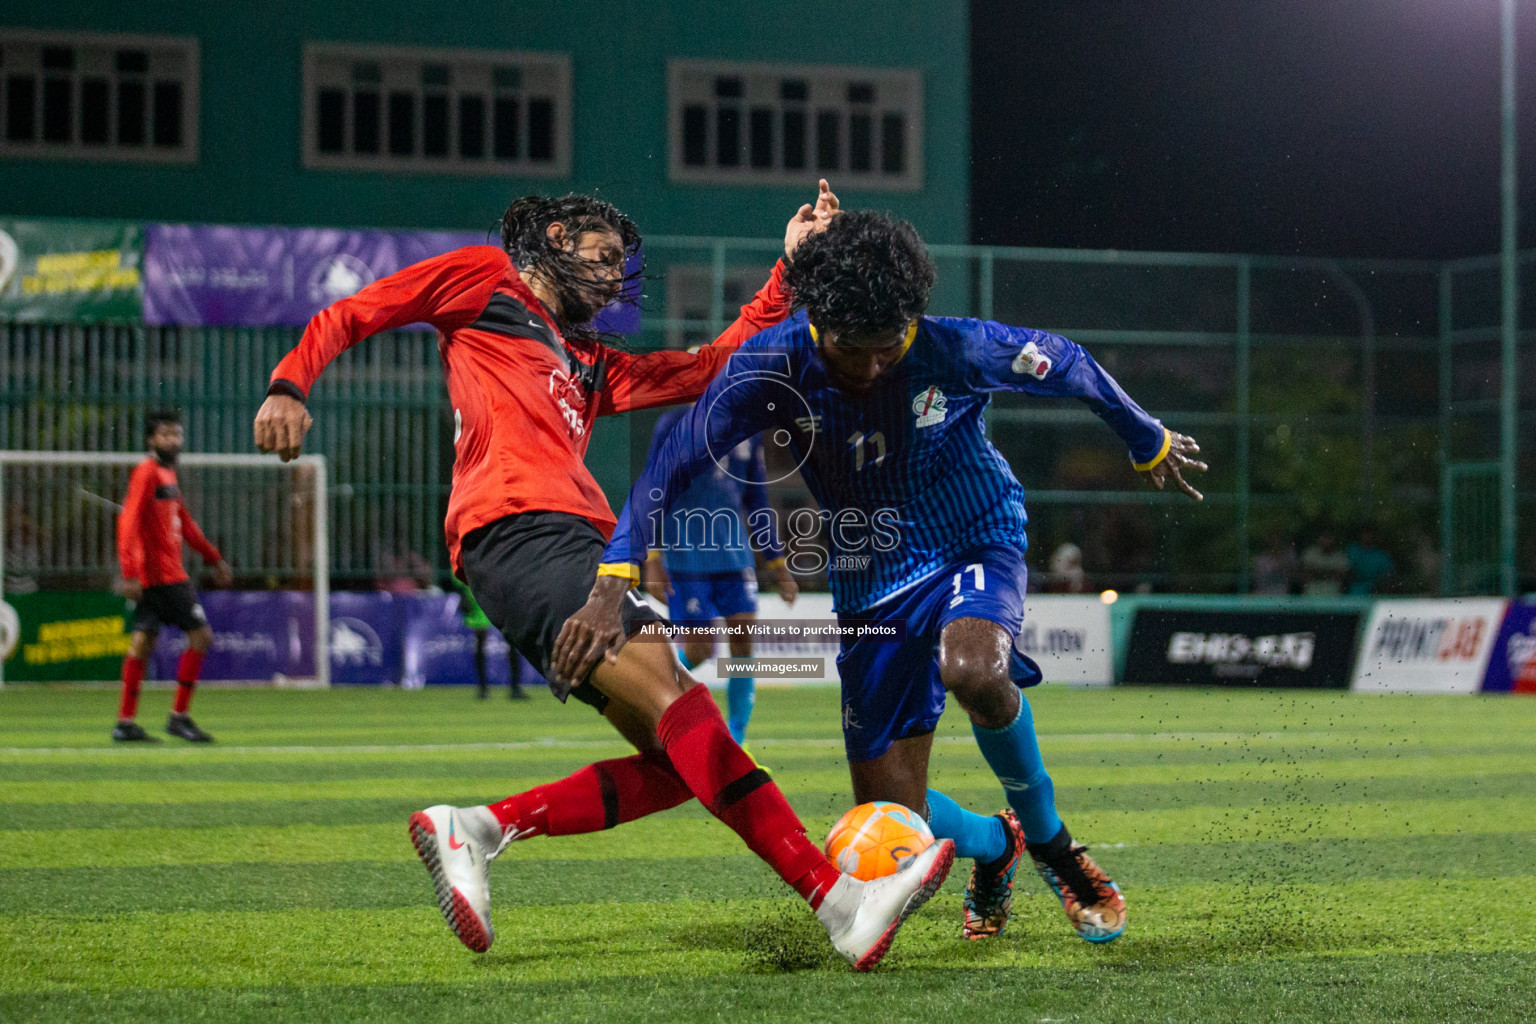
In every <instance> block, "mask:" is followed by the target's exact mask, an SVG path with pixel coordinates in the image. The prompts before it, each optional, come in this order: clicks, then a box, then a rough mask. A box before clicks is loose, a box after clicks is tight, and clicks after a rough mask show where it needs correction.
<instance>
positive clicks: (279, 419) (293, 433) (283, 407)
mask: <svg viewBox="0 0 1536 1024" xmlns="http://www.w3.org/2000/svg"><path fill="white" fill-rule="evenodd" d="M314 423H315V421H314V418H313V417H312V416H310V415H309V410H308V409H307V408H305V406H304V403H303V402H301V401H299V400H298V399H297V398H294V397H292V396H290V395H268V396H267V400H266V401H265V402H262V403H261V408H260V409H258V410H256V447H257V449H258V450H260V451H264V452H276V453H277V455H278V457H279V458H281V459H282V460H283V461H284V462H291V461H292V460H294V459H296V458H298V457H299V453H300V452H302V451H303V450H304V435H305V434H307V433H309V428H310V427H312V426H314Z"/></svg>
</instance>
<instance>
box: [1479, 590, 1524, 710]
mask: <svg viewBox="0 0 1536 1024" xmlns="http://www.w3.org/2000/svg"><path fill="white" fill-rule="evenodd" d="M1483 692H1485V693H1533V694H1536V601H1532V600H1530V599H1527V600H1524V601H1515V602H1512V603H1511V604H1510V606H1509V610H1508V611H1506V612H1505V613H1504V625H1503V626H1502V627H1501V628H1500V629H1499V637H1498V639H1497V640H1495V641H1494V644H1493V653H1492V654H1491V655H1489V657H1488V670H1487V671H1486V672H1485V673H1484V674H1483Z"/></svg>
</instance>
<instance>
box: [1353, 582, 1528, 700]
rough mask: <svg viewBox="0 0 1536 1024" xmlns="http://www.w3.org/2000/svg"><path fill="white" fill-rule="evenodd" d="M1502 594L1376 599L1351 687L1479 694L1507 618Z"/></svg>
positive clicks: (1393, 691) (1395, 691)
mask: <svg viewBox="0 0 1536 1024" xmlns="http://www.w3.org/2000/svg"><path fill="white" fill-rule="evenodd" d="M1504 608H1505V601H1504V600H1503V599H1502V598H1488V597H1479V598H1467V599H1465V600H1458V601H1417V600H1401V601H1378V602H1376V605H1375V607H1374V608H1372V609H1371V618H1370V623H1369V625H1368V626H1367V627H1366V631H1365V635H1364V638H1363V639H1362V641H1361V644H1360V658H1359V661H1358V663H1357V665H1356V667H1355V678H1354V681H1353V683H1352V684H1351V689H1354V690H1361V691H1374V692H1383V693H1476V692H1477V691H1478V689H1479V688H1480V687H1481V686H1482V681H1483V672H1484V670H1485V669H1486V668H1487V667H1488V658H1489V655H1490V654H1491V653H1492V651H1493V644H1494V640H1495V639H1496V638H1497V637H1498V635H1499V625H1500V623H1501V622H1503V619H1504Z"/></svg>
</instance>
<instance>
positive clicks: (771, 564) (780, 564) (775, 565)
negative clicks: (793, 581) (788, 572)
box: [763, 558, 784, 572]
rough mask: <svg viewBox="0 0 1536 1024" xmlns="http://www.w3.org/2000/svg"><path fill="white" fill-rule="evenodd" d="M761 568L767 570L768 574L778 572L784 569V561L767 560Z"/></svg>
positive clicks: (779, 559)
mask: <svg viewBox="0 0 1536 1024" xmlns="http://www.w3.org/2000/svg"><path fill="white" fill-rule="evenodd" d="M763 568H764V569H767V570H768V571H769V572H778V571H779V570H780V569H782V568H784V559H782V558H773V559H769V560H768V561H767V562H765V563H763Z"/></svg>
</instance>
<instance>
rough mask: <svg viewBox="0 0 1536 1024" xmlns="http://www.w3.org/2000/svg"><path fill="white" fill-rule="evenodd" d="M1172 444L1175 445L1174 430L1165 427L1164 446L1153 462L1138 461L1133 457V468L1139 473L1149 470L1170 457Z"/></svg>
mask: <svg viewBox="0 0 1536 1024" xmlns="http://www.w3.org/2000/svg"><path fill="white" fill-rule="evenodd" d="M1172 446H1173V431H1171V430H1169V429H1168V428H1167V427H1164V428H1163V446H1162V447H1161V448H1159V449H1158V450H1157V454H1156V455H1154V456H1153V457H1152V461H1151V462H1137V461H1136V460H1135V459H1134V458H1133V459H1131V468H1132V469H1134V470H1135V471H1136V472H1138V473H1145V472H1146V471H1147V470H1149V469H1151V468H1152V467H1153V466H1155V465H1157V464H1158V463H1159V462H1162V461H1163V460H1164V459H1166V458H1167V457H1168V449H1169V448H1171V447H1172Z"/></svg>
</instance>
